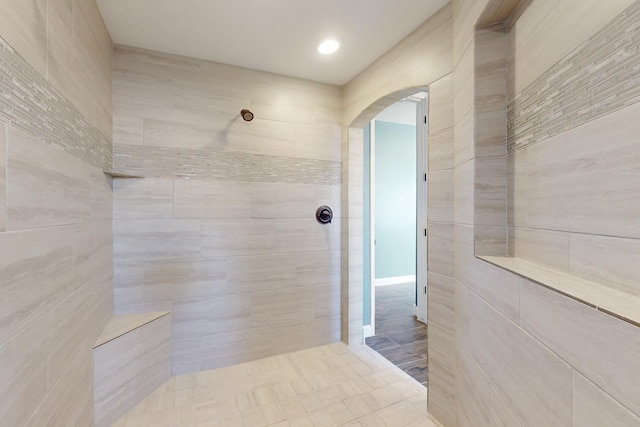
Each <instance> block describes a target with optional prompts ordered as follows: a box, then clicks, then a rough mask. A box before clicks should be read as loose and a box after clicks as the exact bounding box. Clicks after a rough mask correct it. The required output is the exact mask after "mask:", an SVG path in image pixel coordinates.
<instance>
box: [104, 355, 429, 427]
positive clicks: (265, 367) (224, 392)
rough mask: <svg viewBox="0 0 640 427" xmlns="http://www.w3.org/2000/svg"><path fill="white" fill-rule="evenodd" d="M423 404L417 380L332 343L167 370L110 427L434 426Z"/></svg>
mask: <svg viewBox="0 0 640 427" xmlns="http://www.w3.org/2000/svg"><path fill="white" fill-rule="evenodd" d="M426 411H427V389H426V388H424V387H423V386H422V385H421V384H420V383H418V382H416V381H415V380H414V379H413V378H411V377H409V376H408V375H407V374H405V373H404V372H403V371H401V370H399V369H398V368H397V367H395V366H394V365H393V364H391V363H390V362H389V361H387V360H386V359H384V358H383V357H381V356H380V355H379V354H377V353H376V352H374V351H373V350H371V349H370V348H368V347H367V346H364V345H363V346H357V347H351V348H350V347H347V346H346V345H344V344H341V343H338V344H331V345H327V346H323V347H317V348H313V349H309V350H303V351H298V352H294V353H288V354H284V355H280V356H274V357H270V358H267V359H262V360H258V361H254V362H249V363H244V364H241V365H235V366H231V367H228V368H221V369H216V370H211V371H204V372H198V373H194V374H189V375H182V376H177V377H173V378H171V379H170V380H169V381H168V382H167V383H165V384H164V385H163V386H162V387H160V388H159V389H158V390H156V391H155V392H154V393H153V394H152V395H151V396H149V397H148V398H147V399H146V400H144V401H143V402H142V403H140V404H139V405H138V406H136V407H135V408H134V409H132V410H131V411H130V412H129V413H128V414H127V415H125V416H124V417H123V418H122V419H120V420H119V421H118V422H117V423H115V424H114V425H113V426H112V427H236V426H237V427H260V426H278V427H324V426H326V427H329V426H344V427H347V426H348V427H358V426H362V427H418V426H420V427H437V424H436V423H434V422H433V421H431V420H430V419H429V418H428V416H427V412H426Z"/></svg>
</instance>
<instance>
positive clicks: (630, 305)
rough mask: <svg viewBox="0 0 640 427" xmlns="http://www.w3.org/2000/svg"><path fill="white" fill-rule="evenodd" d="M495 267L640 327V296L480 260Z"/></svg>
mask: <svg viewBox="0 0 640 427" xmlns="http://www.w3.org/2000/svg"><path fill="white" fill-rule="evenodd" d="M478 258H480V259H482V260H484V261H487V262H489V263H491V264H493V265H496V266H498V267H500V268H503V269H505V270H507V271H510V272H512V273H515V274H517V275H519V276H521V277H524V278H525V279H529V280H531V281H533V282H536V283H538V284H539V285H542V286H544V287H546V288H548V289H551V290H553V291H556V292H558V293H561V294H563V295H565V296H568V297H569V298H572V299H574V300H576V301H579V302H581V303H583V304H586V305H589V306H591V307H593V308H595V309H597V310H598V311H601V312H603V313H607V314H609V315H611V316H614V317H616V318H618V319H620V320H624V321H625V322H628V323H631V324H633V325H635V326H640V296H637V295H632V294H629V293H626V292H622V291H619V290H617V289H613V288H610V287H608V286H604V285H601V284H599V283H596V282H592V281H590V280H585V279H582V278H579V277H576V276H573V275H571V274H567V273H562V272H560V271H556V270H552V269H550V268H548V267H544V266H542V265H540V264H536V263H533V262H531V261H527V260H524V259H522V258H515V257H502V256H478Z"/></svg>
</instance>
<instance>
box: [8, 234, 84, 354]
mask: <svg viewBox="0 0 640 427" xmlns="http://www.w3.org/2000/svg"><path fill="white" fill-rule="evenodd" d="M71 242H72V233H71V229H70V228H58V227H55V228H54V227H50V228H43V229H39V230H34V231H22V232H15V233H1V234H0V272H2V274H0V292H1V293H2V298H0V306H1V307H2V309H0V313H2V316H1V317H0V332H1V333H0V336H2V337H3V338H2V341H6V340H7V339H8V338H10V337H11V336H13V335H14V334H15V333H17V332H18V331H20V330H22V329H23V328H24V327H26V326H27V325H28V324H30V323H31V322H33V321H34V320H36V319H38V318H39V317H41V316H42V315H43V314H45V313H46V312H47V311H48V310H50V309H51V308H52V307H54V306H55V305H56V304H58V303H60V302H61V301H62V300H63V299H64V298H65V297H67V296H68V295H70V294H71V292H72V291H73V249H72V243H71Z"/></svg>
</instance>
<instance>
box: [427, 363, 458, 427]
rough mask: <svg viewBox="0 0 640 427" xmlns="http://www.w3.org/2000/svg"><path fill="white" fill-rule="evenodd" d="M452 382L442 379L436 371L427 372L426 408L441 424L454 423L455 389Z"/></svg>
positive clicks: (452, 424) (453, 426) (453, 424)
mask: <svg viewBox="0 0 640 427" xmlns="http://www.w3.org/2000/svg"><path fill="white" fill-rule="evenodd" d="M453 380H454V381H453V383H450V382H449V380H445V379H442V378H441V377H440V376H439V375H438V374H437V373H433V372H429V398H428V399H427V409H428V412H429V414H430V415H431V416H432V417H433V418H435V419H436V420H438V421H440V422H441V423H442V425H446V426H452V427H455V426H456V425H457V423H456V391H455V379H453Z"/></svg>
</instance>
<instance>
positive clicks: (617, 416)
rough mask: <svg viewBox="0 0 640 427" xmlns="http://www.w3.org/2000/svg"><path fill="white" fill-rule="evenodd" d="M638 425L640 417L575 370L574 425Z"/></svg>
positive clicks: (621, 426)
mask: <svg viewBox="0 0 640 427" xmlns="http://www.w3.org/2000/svg"><path fill="white" fill-rule="evenodd" d="M603 425H606V426H611V427H637V426H640V418H638V417H637V416H635V415H633V414H632V413H631V412H630V411H629V410H628V409H627V408H625V407H624V406H622V405H621V404H620V403H619V402H616V401H615V400H614V399H613V398H612V397H611V396H609V395H607V394H606V393H604V392H603V391H602V390H601V389H599V388H598V387H597V386H596V385H595V384H593V383H592V382H591V381H589V380H588V379H586V378H585V377H583V376H582V375H580V374H579V373H578V372H575V371H574V374H573V426H575V427H577V426H584V427H597V426H603Z"/></svg>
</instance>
